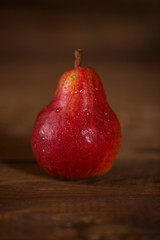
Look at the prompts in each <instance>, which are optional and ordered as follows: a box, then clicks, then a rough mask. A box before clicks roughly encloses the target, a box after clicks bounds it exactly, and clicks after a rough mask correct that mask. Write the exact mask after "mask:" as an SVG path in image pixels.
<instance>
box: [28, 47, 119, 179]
mask: <svg viewBox="0 0 160 240" xmlns="http://www.w3.org/2000/svg"><path fill="white" fill-rule="evenodd" d="M81 58H82V51H81V50H77V51H75V67H74V69H72V70H69V71H67V72H65V73H64V74H63V75H62V76H61V78H60V80H59V83H58V86H57V88H56V91H55V94H54V98H53V100H52V101H51V102H50V103H49V104H48V105H47V106H45V107H44V108H43V109H42V110H41V112H40V113H39V115H38V116H37V119H36V121H35V124H34V128H33V133H32V149H33V152H34V155H35V157H36V159H37V161H38V163H39V165H40V166H41V167H42V168H43V169H44V170H45V171H46V172H48V173H49V174H50V175H52V176H54V177H56V178H61V179H83V178H92V177H95V176H99V175H102V174H104V173H106V172H107V171H108V170H109V169H110V167H111V166H112V164H113V161H114V159H115V157H116V155H117V153H118V150H119V146H120V140H121V128H120V123H119V121H118V119H117V117H116V115H115V113H114V112H113V111H112V109H111V108H110V106H109V105H108V103H107V100H106V96H105V92H104V89H103V86H102V83H101V80H100V78H99V76H98V74H97V73H96V72H95V71H94V70H93V69H92V68H90V67H81Z"/></svg>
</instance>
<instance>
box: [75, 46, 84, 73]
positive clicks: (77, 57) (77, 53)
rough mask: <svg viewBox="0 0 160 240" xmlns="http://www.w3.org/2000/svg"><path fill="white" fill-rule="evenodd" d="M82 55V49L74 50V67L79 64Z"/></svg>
mask: <svg viewBox="0 0 160 240" xmlns="http://www.w3.org/2000/svg"><path fill="white" fill-rule="evenodd" d="M82 55H83V51H82V49H78V50H76V51H74V57H75V62H74V68H77V67H80V66H81V62H82Z"/></svg>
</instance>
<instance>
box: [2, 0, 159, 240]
mask: <svg viewBox="0 0 160 240" xmlns="http://www.w3.org/2000/svg"><path fill="white" fill-rule="evenodd" d="M0 4H1V5H0V98H1V101H0V115H1V117H0V239H1V240H14V239H16V240H23V239H24V240H25V239H34V240H36V239H39V240H41V239H45V240H50V239H51V240H53V239H56V240H72V239H74V240H75V239H76V240H80V239H84V240H114V239H123V240H125V239H126V240H135V239H142V240H148V239H152V240H158V239H159V238H160V229H159V228H160V126H159V124H160V111H159V110H160V108H159V104H160V96H159V95H160V66H159V63H160V52H159V50H160V48H159V44H160V27H159V23H160V11H159V4H158V1H153V0H148V1H143V0H139V1H138V0H137V1H125V0H121V1H116V0H115V1H110V2H109V1H106V2H105V3H104V1H98V3H94V2H93V1H88V2H87V1H80V2H76V3H75V1H72V0H68V1H64V3H63V1H49V0H48V1H43V0H40V1H36V0H34V1H23V3H22V1H1V3H0ZM79 47H81V48H83V49H84V58H83V65H89V66H92V67H93V68H94V69H95V70H96V71H97V72H98V74H99V75H100V76H101V79H102V82H103V85H104V88H105V91H106V94H107V98H108V101H109V103H110V105H111V106H112V108H113V109H114V111H115V112H116V113H117V116H118V118H119V119H120V122H121V126H122V143H121V148H120V152H119V154H118V156H117V159H116V161H115V164H114V166H113V167H112V169H111V170H110V171H109V172H108V173H107V174H106V175H105V176H103V177H99V178H96V179H92V180H84V181H73V182H72V181H60V180H56V179H53V178H51V177H50V176H48V175H47V174H45V173H44V172H43V170H41V169H40V167H39V166H38V164H37V163H36V161H35V159H34V156H33V154H32V151H31V146H30V136H31V132H32V127H33V122H34V120H35V117H36V115H37V114H38V112H39V111H40V109H41V108H42V107H43V106H44V105H46V104H47V103H48V102H49V101H50V100H51V98H52V96H53V94H54V90H55V87H56V84H57V82H58V79H59V77H60V76H61V74H62V73H63V72H64V71H66V70H68V69H70V68H72V67H73V51H74V50H75V49H77V48H79Z"/></svg>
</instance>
